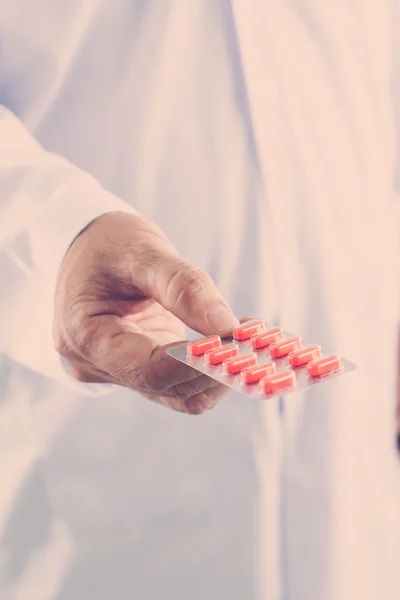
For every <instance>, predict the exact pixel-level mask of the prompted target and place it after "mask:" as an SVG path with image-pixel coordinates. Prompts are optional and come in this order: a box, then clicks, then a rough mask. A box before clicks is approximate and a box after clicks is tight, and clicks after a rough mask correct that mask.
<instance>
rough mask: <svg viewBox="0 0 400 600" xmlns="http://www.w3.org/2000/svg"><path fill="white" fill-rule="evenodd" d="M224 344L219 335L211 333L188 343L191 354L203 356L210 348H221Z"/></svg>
mask: <svg viewBox="0 0 400 600" xmlns="http://www.w3.org/2000/svg"><path fill="white" fill-rule="evenodd" d="M221 345H222V342H221V338H220V337H219V335H210V336H209V337H206V338H203V339H202V340H197V341H195V342H190V343H189V344H188V345H187V351H188V354H189V356H203V354H205V353H206V352H207V351H208V350H213V349H214V348H219V347H220V346H221Z"/></svg>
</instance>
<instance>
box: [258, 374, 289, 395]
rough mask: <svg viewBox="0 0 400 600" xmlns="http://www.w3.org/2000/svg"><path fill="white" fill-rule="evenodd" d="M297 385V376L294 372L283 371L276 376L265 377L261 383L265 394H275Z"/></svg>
mask: <svg viewBox="0 0 400 600" xmlns="http://www.w3.org/2000/svg"><path fill="white" fill-rule="evenodd" d="M295 383H296V375H295V373H294V372H293V371H281V372H280V373H276V374H275V375H270V376H269V377H264V379H261V381H260V387H261V390H262V391H263V392H264V394H274V393H275V392H279V390H283V389H285V388H288V387H292V386H293V385H295Z"/></svg>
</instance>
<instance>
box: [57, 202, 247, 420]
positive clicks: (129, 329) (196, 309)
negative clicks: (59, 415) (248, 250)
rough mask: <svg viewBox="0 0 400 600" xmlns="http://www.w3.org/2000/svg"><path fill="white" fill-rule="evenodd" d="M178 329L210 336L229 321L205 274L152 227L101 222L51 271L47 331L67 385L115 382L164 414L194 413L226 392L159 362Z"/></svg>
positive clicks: (111, 217)
mask: <svg viewBox="0 0 400 600" xmlns="http://www.w3.org/2000/svg"><path fill="white" fill-rule="evenodd" d="M184 324H185V325H187V326H189V327H190V328H192V329H194V330H196V331H198V332H199V333H201V334H203V335H210V334H213V333H217V332H219V330H224V331H225V333H226V331H227V330H231V329H232V328H233V327H235V326H236V325H237V324H238V321H237V319H236V317H235V316H234V315H233V313H232V311H231V309H230V308H229V306H228V305H227V303H226V302H225V300H224V299H223V298H222V296H221V295H220V293H219V292H218V290H217V288H216V287H215V284H214V283H213V281H212V279H211V278H210V277H209V275H207V274H206V273H204V272H203V271H201V270H200V269H198V268H196V267H194V266H193V265H192V264H190V263H189V262H188V261H186V260H185V259H183V258H182V257H181V256H179V254H178V252H177V250H176V249H175V248H174V246H173V245H172V244H171V243H170V242H169V241H168V240H167V239H166V237H165V236H164V235H163V234H162V233H161V231H159V229H158V228H157V227H156V226H155V225H154V224H152V223H151V222H149V221H147V220H145V219H144V218H142V217H139V216H136V215H131V214H124V213H109V214H106V215H103V216H102V217H99V218H98V219H96V220H95V221H93V222H92V223H91V224H90V225H89V226H88V227H87V228H86V229H85V230H84V231H83V232H82V233H81V234H80V235H79V236H78V237H77V238H76V239H75V241H74V243H73V244H72V246H71V247H70V249H69V251H68V253H67V255H66V256H65V258H64V261H63V264H62V266H61V269H60V274H59V279H58V284H57V288H56V297H55V318H54V328H53V331H54V340H55V346H56V349H57V351H58V352H59V354H61V355H62V356H63V357H65V358H66V359H67V362H68V365H69V368H70V371H71V374H72V375H73V376H74V377H75V378H76V379H77V380H79V381H85V382H93V383H94V382H96V383H98V382H100V383H116V384H119V385H121V386H126V387H129V388H132V389H133V390H136V391H138V392H140V393H141V394H142V395H143V396H145V397H147V398H149V399H152V400H155V401H156V402H159V403H160V404H163V405H165V406H167V407H169V408H171V409H173V410H177V411H181V412H186V413H190V414H200V413H202V412H204V410H207V409H208V408H211V407H212V406H213V405H214V404H215V403H216V402H217V401H218V400H219V399H220V398H221V397H222V395H223V394H224V393H225V392H226V388H225V387H224V386H222V385H221V384H219V383H218V382H216V381H215V380H213V379H210V378H209V377H207V376H206V375H203V374H201V373H199V372H197V371H195V370H194V369H192V368H190V367H188V366H187V365H184V364H183V363H180V362H178V361H176V360H174V359H173V358H171V357H169V356H168V355H167V354H166V352H165V347H166V346H168V345H171V344H174V343H177V342H180V341H182V339H183V338H184V332H185V329H184ZM222 333H223V332H222Z"/></svg>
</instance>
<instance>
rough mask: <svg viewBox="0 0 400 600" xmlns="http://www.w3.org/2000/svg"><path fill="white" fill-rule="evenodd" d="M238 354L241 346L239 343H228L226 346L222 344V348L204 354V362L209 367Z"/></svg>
mask: <svg viewBox="0 0 400 600" xmlns="http://www.w3.org/2000/svg"><path fill="white" fill-rule="evenodd" d="M238 354H239V347H238V345H237V344H226V345H225V346H221V348H217V349H216V350H209V351H208V352H206V353H205V354H204V362H205V363H206V365H208V366H209V367H211V366H213V365H220V364H221V363H223V362H224V361H225V360H227V359H228V358H233V357H234V356H238Z"/></svg>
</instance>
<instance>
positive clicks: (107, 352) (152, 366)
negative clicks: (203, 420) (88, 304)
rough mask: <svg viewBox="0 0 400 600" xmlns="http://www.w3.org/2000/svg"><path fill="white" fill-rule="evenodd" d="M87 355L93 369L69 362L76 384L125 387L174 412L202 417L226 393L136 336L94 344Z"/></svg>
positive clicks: (84, 362) (224, 389) (79, 361)
mask: <svg viewBox="0 0 400 600" xmlns="http://www.w3.org/2000/svg"><path fill="white" fill-rule="evenodd" d="M117 344H118V349H116V345H117ZM87 352H88V350H87V349H86V353H87ZM90 356H91V359H92V360H93V361H96V362H95V364H96V365H97V367H94V366H92V365H90V364H89V363H87V362H86V360H84V359H83V358H82V359H80V360H76V359H75V360H69V369H70V373H71V375H72V376H73V377H74V378H75V379H77V380H78V381H82V382H87V383H116V384H119V385H122V386H125V387H129V388H132V389H134V390H136V391H138V392H139V393H141V394H142V395H143V396H145V397H146V398H149V399H151V400H155V401H156V402H158V403H160V404H162V405H164V406H167V407H168V408H170V409H172V410H175V411H178V412H183V413H187V414H190V415H200V414H203V413H204V412H205V411H207V410H209V409H210V408H212V407H214V406H215V405H216V404H217V403H218V401H219V400H220V399H221V398H222V397H223V396H224V395H225V394H226V393H227V391H228V388H226V387H225V386H223V385H222V384H220V383H219V382H218V381H215V380H214V379H211V378H209V377H207V376H206V375H204V374H202V373H199V372H197V371H195V370H194V369H192V368H190V367H188V366H187V365H185V364H183V363H180V362H178V361H176V360H174V359H173V358H171V357H170V356H168V355H167V354H166V353H165V347H163V348H160V347H158V346H156V345H154V343H153V342H152V341H151V340H149V339H148V338H146V336H142V335H139V334H136V333H132V332H125V333H121V334H120V335H118V336H114V337H113V338H111V340H109V341H106V340H105V339H103V340H102V341H98V342H97V343H96V344H95V347H94V348H93V349H92V350H91V351H90Z"/></svg>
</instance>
